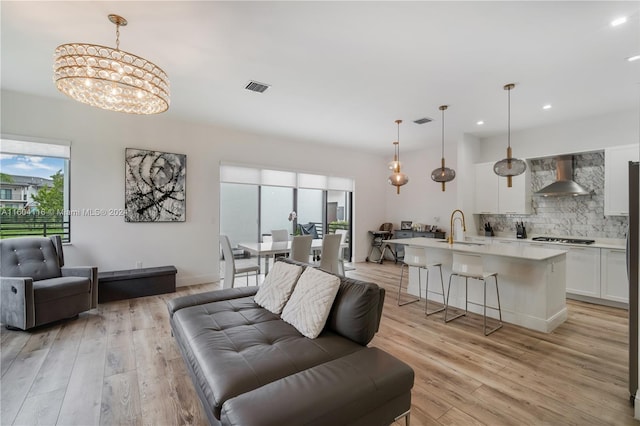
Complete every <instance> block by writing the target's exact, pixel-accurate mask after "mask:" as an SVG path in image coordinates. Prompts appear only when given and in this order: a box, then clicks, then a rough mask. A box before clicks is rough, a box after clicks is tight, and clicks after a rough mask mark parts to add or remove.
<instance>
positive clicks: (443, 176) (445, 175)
mask: <svg viewBox="0 0 640 426" xmlns="http://www.w3.org/2000/svg"><path fill="white" fill-rule="evenodd" d="M447 108H448V106H447V105H441V106H440V108H439V109H440V111H442V161H441V165H440V167H438V168H437V169H435V170H434V171H432V172H431V179H432V180H434V181H435V182H441V183H442V192H444V185H445V183H447V182H451V181H452V180H453V179H455V177H456V171H455V170H453V169H450V168H448V167H445V166H444V112H445V110H446V109H447Z"/></svg>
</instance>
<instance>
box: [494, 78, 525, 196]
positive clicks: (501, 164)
mask: <svg viewBox="0 0 640 426" xmlns="http://www.w3.org/2000/svg"><path fill="white" fill-rule="evenodd" d="M514 87H516V85H515V84H514V83H509V84H505V86H504V87H503V88H504V90H506V91H507V106H508V108H507V109H508V111H507V157H506V158H503V159H502V160H500V161H498V162H496V163H495V164H494V165H493V171H494V173H495V174H497V175H498V176H502V177H506V178H507V187H509V188H511V187H512V185H513V182H512V178H513V176H518V175H521V174H522V173H524V171H525V170H526V169H527V163H526V162H525V161H524V160H520V159H519V158H513V156H512V151H511V90H512V89H513V88H514Z"/></svg>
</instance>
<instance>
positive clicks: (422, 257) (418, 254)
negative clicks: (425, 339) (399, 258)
mask: <svg viewBox="0 0 640 426" xmlns="http://www.w3.org/2000/svg"><path fill="white" fill-rule="evenodd" d="M405 266H406V267H407V269H408V268H409V266H414V267H416V268H418V298H417V299H414V300H409V301H407V302H403V303H400V294H401V292H402V278H403V275H404V267H405ZM434 267H438V268H439V269H440V286H441V288H442V293H438V292H437V291H432V292H431V293H435V294H439V295H441V296H442V301H443V302H445V299H444V282H443V280H442V264H441V263H427V255H426V252H425V250H424V248H418V247H411V246H407V247H405V249H404V260H403V262H402V265H401V266H400V287H399V288H398V306H404V305H407V304H409V303H413V302H418V301H419V300H420V295H421V294H422V277H421V273H420V271H421V270H423V269H424V270H426V271H427V288H426V292H425V294H424V295H425V302H424V313H425V315H427V316H429V315H431V314H435V313H438V312H442V311H443V310H444V306H443V307H442V308H440V309H436V310H435V311H431V312H429V269H430V268H434Z"/></svg>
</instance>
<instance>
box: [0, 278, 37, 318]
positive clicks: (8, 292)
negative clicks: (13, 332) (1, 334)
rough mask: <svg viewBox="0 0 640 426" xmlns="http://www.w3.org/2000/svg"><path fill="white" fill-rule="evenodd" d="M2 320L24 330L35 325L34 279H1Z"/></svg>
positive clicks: (0, 306)
mask: <svg viewBox="0 0 640 426" xmlns="http://www.w3.org/2000/svg"><path fill="white" fill-rule="evenodd" d="M0 320H2V323H3V324H4V325H8V326H11V327H16V328H20V329H22V330H26V329H28V328H31V327H33V326H34V325H35V323H36V313H35V309H34V301H33V279H31V278H24V277H0Z"/></svg>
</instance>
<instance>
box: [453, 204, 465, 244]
mask: <svg viewBox="0 0 640 426" xmlns="http://www.w3.org/2000/svg"><path fill="white" fill-rule="evenodd" d="M456 212H460V216H462V232H466V231H467V225H466V224H465V221H464V213H463V212H462V210H460V209H455V210H454V211H453V212H451V221H450V224H449V225H450V227H451V232H449V244H453V220H454V219H453V218H454V216H455V215H456ZM457 219H459V218H457Z"/></svg>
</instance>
